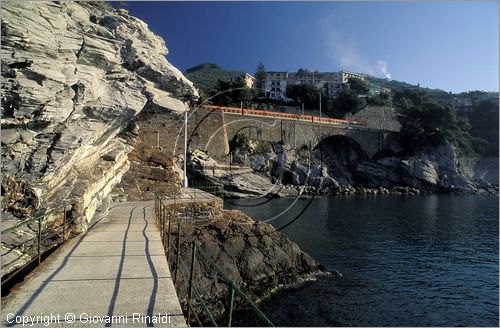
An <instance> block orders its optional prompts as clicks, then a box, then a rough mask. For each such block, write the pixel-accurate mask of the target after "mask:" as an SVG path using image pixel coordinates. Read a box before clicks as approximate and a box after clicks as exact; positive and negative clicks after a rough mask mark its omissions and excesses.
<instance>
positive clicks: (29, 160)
mask: <svg viewBox="0 0 500 328" xmlns="http://www.w3.org/2000/svg"><path fill="white" fill-rule="evenodd" d="M167 53H168V50H167V47H166V46H165V43H164V41H163V39H162V38H160V37H159V36H158V35H156V34H154V33H153V32H151V31H150V30H149V29H148V27H147V25H146V24H145V23H144V22H142V21H141V20H139V19H137V18H135V17H132V16H129V15H128V14H127V13H126V11H124V10H115V9H113V8H111V7H110V6H109V5H108V4H106V3H99V2H60V3H55V2H45V1H43V2H42V1H10V0H8V1H3V2H2V46H1V56H2V77H3V81H2V121H1V122H2V176H9V177H12V178H14V180H16V181H18V180H23V181H28V182H29V184H30V185H31V186H32V188H33V190H35V193H36V194H37V196H38V198H39V200H40V203H41V205H43V206H47V207H55V206H58V204H59V203H60V202H61V201H62V200H63V199H75V200H76V201H77V205H75V208H76V209H77V211H78V212H79V213H80V215H81V217H83V218H85V220H84V221H89V220H90V219H91V218H92V216H93V213H94V211H95V208H97V207H98V205H99V203H100V202H101V200H102V199H104V198H106V197H107V194H108V193H109V191H110V190H111V189H112V188H113V186H114V185H115V184H116V183H118V182H119V180H120V177H121V175H123V173H125V172H126V170H127V169H128V160H127V156H126V154H127V153H128V152H129V151H130V147H129V146H128V145H126V143H125V142H124V141H123V140H121V139H120V138H118V137H117V135H118V134H119V133H120V132H121V131H122V130H123V129H124V128H126V127H127V125H128V124H129V122H130V121H131V119H132V118H133V117H134V116H135V115H136V114H137V113H139V112H140V111H141V110H143V109H144V108H146V107H147V106H156V107H157V108H160V109H164V110H167V111H171V112H174V113H181V112H184V111H186V110H188V107H187V105H186V104H185V103H184V102H183V101H181V99H184V98H196V97H197V96H198V94H197V91H196V89H195V88H194V87H193V84H192V83H191V82H190V81H189V80H187V79H186V78H185V77H184V76H183V75H182V73H181V72H180V71H179V70H178V69H176V68H175V67H174V66H172V65H171V64H170V63H169V62H168V61H167V59H166V58H165V55H166V54H167ZM184 100H185V99H184ZM7 192H8V191H7ZM82 223H84V222H82ZM82 226H83V229H84V228H85V224H83V225H82Z"/></svg>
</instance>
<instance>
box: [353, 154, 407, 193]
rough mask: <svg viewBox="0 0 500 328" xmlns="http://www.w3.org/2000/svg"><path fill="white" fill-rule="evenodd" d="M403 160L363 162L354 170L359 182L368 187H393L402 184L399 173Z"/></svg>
mask: <svg viewBox="0 0 500 328" xmlns="http://www.w3.org/2000/svg"><path fill="white" fill-rule="evenodd" d="M400 161H401V159H400V158H398V157H386V158H383V159H380V160H377V161H361V162H359V163H357V164H356V165H355V166H354V168H353V173H354V174H355V176H356V179H357V180H361V181H363V182H365V183H364V185H365V186H367V187H372V188H373V187H379V186H381V187H391V186H397V185H401V184H402V179H401V177H400V175H399V172H398V166H399V165H400Z"/></svg>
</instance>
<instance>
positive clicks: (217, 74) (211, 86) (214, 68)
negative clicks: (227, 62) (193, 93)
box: [185, 63, 244, 96]
mask: <svg viewBox="0 0 500 328" xmlns="http://www.w3.org/2000/svg"><path fill="white" fill-rule="evenodd" d="M241 74H244V72H243V71H228V70H225V69H224V68H222V67H221V66H219V65H217V64H213V63H204V64H200V65H196V66H194V67H191V68H189V69H187V70H186V73H185V76H186V77H187V78H188V79H189V80H191V81H192V82H193V84H194V86H195V87H196V88H197V89H198V90H199V91H200V93H201V94H202V95H203V96H208V95H213V94H214V92H215V90H216V88H217V81H218V80H225V79H228V78H229V77H231V76H234V75H241Z"/></svg>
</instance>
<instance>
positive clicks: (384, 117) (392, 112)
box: [347, 106, 401, 132]
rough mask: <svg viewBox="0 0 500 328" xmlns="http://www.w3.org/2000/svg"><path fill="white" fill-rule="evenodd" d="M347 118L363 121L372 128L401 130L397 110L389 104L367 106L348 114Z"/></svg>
mask: <svg viewBox="0 0 500 328" xmlns="http://www.w3.org/2000/svg"><path fill="white" fill-rule="evenodd" d="M347 119H352V120H355V121H359V122H362V123H363V124H364V125H365V126H367V127H369V128H372V129H382V130H386V131H394V132H399V131H400V130H401V124H400V123H399V121H398V119H397V111H396V109H395V108H393V107H387V106H383V107H380V106H367V107H365V108H363V109H362V110H360V111H359V112H357V113H356V114H354V115H348V117H347Z"/></svg>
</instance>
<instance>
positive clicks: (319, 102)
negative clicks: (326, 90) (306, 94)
mask: <svg viewBox="0 0 500 328" xmlns="http://www.w3.org/2000/svg"><path fill="white" fill-rule="evenodd" d="M319 121H320V122H321V89H319Z"/></svg>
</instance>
